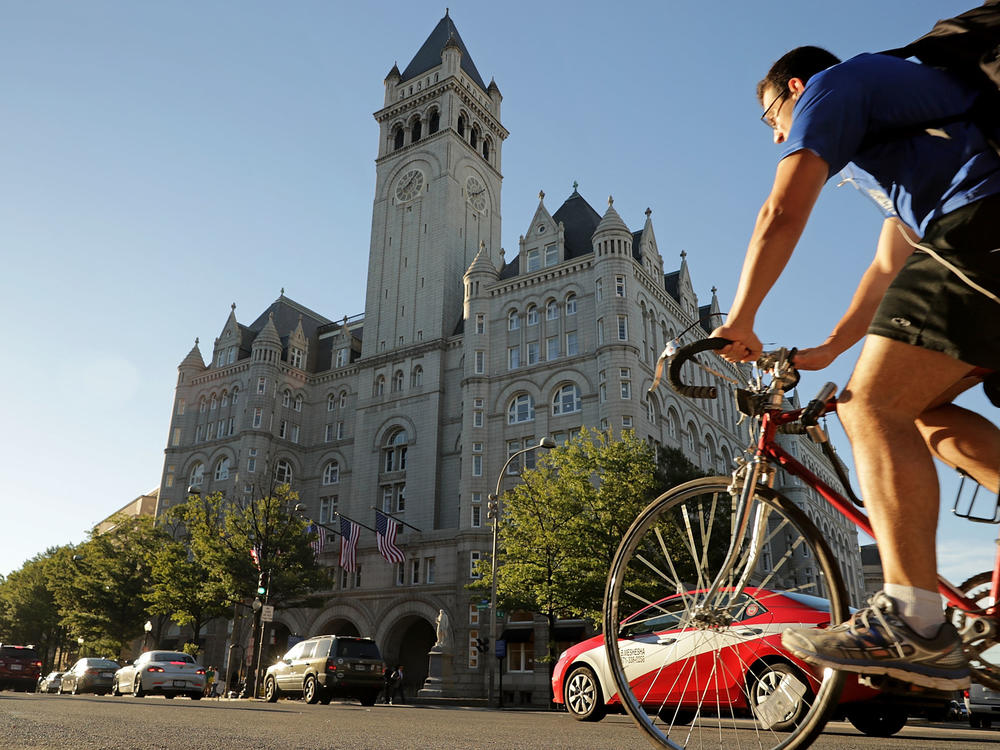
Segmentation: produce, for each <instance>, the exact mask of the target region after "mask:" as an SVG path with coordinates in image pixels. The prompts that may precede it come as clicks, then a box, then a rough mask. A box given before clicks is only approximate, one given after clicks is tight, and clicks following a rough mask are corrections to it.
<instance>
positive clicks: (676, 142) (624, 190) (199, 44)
mask: <svg viewBox="0 0 1000 750" xmlns="http://www.w3.org/2000/svg"><path fill="white" fill-rule="evenodd" d="M445 3H448V4H450V6H451V16H452V18H453V19H454V21H455V23H456V25H457V26H458V28H459V30H460V32H461V34H462V37H463V39H464V41H465V43H466V45H467V46H468V48H469V50H470V52H471V54H472V57H473V59H474V60H475V62H476V64H477V66H478V68H479V71H480V73H481V74H482V75H483V77H484V79H485V80H487V81H489V79H490V77H491V76H492V77H495V79H496V81H497V84H498V85H499V87H500V90H501V92H502V93H503V95H504V101H503V112H502V119H503V122H504V124H505V125H506V127H507V128H508V129H509V130H510V138H509V139H508V140H507V142H506V144H505V146H504V151H503V160H504V161H503V173H504V176H505V181H504V188H503V204H502V210H503V219H504V225H503V244H504V246H505V247H506V248H508V249H516V247H517V242H518V236H519V235H520V234H521V233H522V232H524V231H525V230H526V228H527V224H528V222H529V221H530V220H531V217H532V214H533V212H534V209H535V207H536V205H537V200H538V198H537V196H538V191H539V189H544V190H545V192H546V196H547V197H546V204H547V205H548V207H549V209H550V210H552V211H554V210H555V209H556V208H558V207H559V205H560V204H561V202H562V201H563V199H565V198H566V197H567V196H568V195H569V194H570V192H571V191H572V183H573V181H574V180H576V181H578V182H579V183H580V191H581V193H582V194H583V195H584V196H585V197H586V198H587V199H588V200H589V201H590V202H591V204H592V205H593V206H594V207H595V208H596V209H598V211H601V212H603V210H604V206H606V200H607V197H608V195H609V194H613V195H614V197H615V208H616V209H617V210H618V211H619V213H620V214H621V215H622V217H623V218H624V219H625V221H626V222H627V223H628V224H629V225H630V226H631V227H633V228H636V227H639V226H641V222H642V221H643V219H644V216H643V212H644V211H645V209H646V208H647V207H649V208H651V209H652V211H653V221H654V225H655V228H656V233H657V238H658V240H659V244H660V248H661V251H662V252H663V255H664V257H665V260H666V263H667V265H668V266H669V267H676V264H677V263H678V262H679V259H678V257H677V256H678V254H679V253H680V252H681V250H686V251H687V253H688V263H689V266H690V269H691V274H692V277H693V279H694V283H695V286H696V289H697V291H698V293H699V296H700V299H701V301H702V302H703V303H704V302H705V301H707V300H708V299H709V298H710V294H711V293H710V289H711V287H712V286H716V287H718V289H719V299H720V303H721V305H722V306H723V309H726V307H727V306H728V304H729V302H730V301H731V299H732V294H733V290H734V287H735V283H736V279H737V275H738V272H739V268H740V264H741V262H742V257H743V253H744V250H745V243H746V241H747V238H748V236H749V233H750V229H751V226H752V223H753V219H754V216H755V214H756V212H757V209H758V208H759V206H760V203H761V201H762V200H763V198H764V196H765V194H766V191H767V189H768V187H769V186H770V180H771V177H772V175H773V173H774V166H775V160H776V149H775V147H774V146H773V145H772V144H771V143H770V136H769V134H768V133H767V131H766V130H765V128H764V126H762V125H761V123H760V122H758V119H757V118H758V116H759V115H760V110H759V108H758V106H757V103H756V101H755V99H754V86H755V84H756V82H757V80H758V79H759V78H760V77H761V76H762V75H763V73H764V72H765V71H766V69H767V68H768V66H769V65H770V63H771V62H772V61H773V60H774V59H776V58H777V57H778V56H780V55H781V54H782V53H783V52H784V51H786V50H787V49H788V48H790V47H793V46H796V45H798V44H806V43H809V44H819V45H822V46H825V47H827V48H829V49H830V50H832V51H833V52H835V53H837V54H839V55H840V56H842V57H847V56H850V55H853V54H855V53H857V52H861V51H866V50H878V49H884V48H886V47H892V46H896V45H898V44H901V43H903V42H906V41H909V40H910V39H912V38H914V37H916V36H918V35H919V34H920V33H922V32H923V31H924V30H926V29H927V28H929V27H930V26H931V24H932V23H933V22H934V21H935V20H936V19H937V18H939V17H942V16H949V15H954V14H955V13H957V12H959V11H961V10H964V9H966V8H967V7H970V6H971V5H973V4H975V3H974V0H940V1H938V2H930V1H929V0H881V1H880V2H875V3H873V2H870V1H866V2H859V1H858V0H841V2H837V3H789V2H782V3H773V2H766V3H765V2H756V3H746V2H722V3H715V4H705V3H703V2H678V1H674V0H669V1H668V0H659V1H656V2H654V1H648V2H629V1H628V0H625V1H624V2H619V3H613V4H610V5H609V4H607V3H596V2H578V3H574V4H572V5H571V4H569V3H555V2H551V3H546V2H537V0H536V1H535V2H523V0H510V1H508V2H506V3H501V4H497V3H484V2H468V1H461V0H444V2H443V3H441V4H438V3H428V2H424V1H423V0H407V2H398V1H397V0H389V1H387V2H381V3H378V4H376V5H372V4H369V3H359V2H334V1H333V0H330V1H329V2H315V1H312V2H310V1H307V0H297V1H296V2H290V3H273V2H260V1H255V0H248V1H241V2H237V1H236V0H230V1H223V0H198V1H197V2H195V1H193V0H191V1H187V2H170V3H136V2H125V1H124V0H122V1H119V2H113V1H110V0H90V1H88V2H71V1H70V0H66V1H65V2H51V1H48V0H35V1H34V2H30V3H29V2H15V1H13V0H0V9H2V18H3V23H2V24H0V92H2V95H0V137H2V145H0V257H2V259H3V269H4V272H3V274H2V278H0V293H2V299H3V309H4V311H5V315H4V322H5V323H6V330H7V339H6V340H7V344H6V347H5V350H6V356H5V357H4V358H3V365H2V367H0V378H2V379H3V380H2V383H0V385H2V388H0V393H2V394H3V395H2V397H0V425H2V426H0V460H2V463H0V498H2V501H0V508H2V511H0V512H2V524H0V528H2V532H0V535H2V540H3V541H2V543H0V574H6V573H8V572H10V571H11V570H13V569H16V568H18V567H20V566H21V564H22V563H23V561H24V560H26V559H28V558H30V557H31V556H33V555H35V554H37V553H39V552H42V551H44V550H45V549H46V548H47V547H49V546H53V545H58V544H65V543H68V542H79V541H82V540H83V539H84V537H85V534H86V530H87V529H88V528H90V527H91V526H93V525H94V524H95V523H96V522H97V521H99V520H100V519H102V518H103V517H105V516H106V515H108V514H109V513H111V512H112V511H114V510H116V509H117V508H119V507H121V506H123V505H124V504H125V503H127V502H129V501H130V500H131V499H133V498H134V497H136V496H137V495H139V494H141V493H143V492H146V491H148V490H150V489H152V488H154V487H156V486H157V484H158V482H159V478H160V474H161V470H162V465H163V448H164V445H165V444H166V439H167V428H168V423H169V416H170V408H171V404H172V398H173V388H174V384H175V380H176V375H177V371H176V367H177V364H178V363H179V362H180V361H181V359H183V357H184V356H185V355H186V354H187V352H188V351H189V350H190V348H191V346H192V344H193V343H194V339H195V337H196V336H197V337H200V338H201V340H202V342H203V346H202V351H203V352H210V350H211V342H212V340H213V338H214V337H215V336H217V335H218V334H219V332H220V331H221V330H222V327H223V324H224V322H225V320H226V316H227V315H228V314H229V306H230V303H232V302H236V303H237V309H236V313H237V317H238V318H239V319H240V321H242V322H244V323H249V322H251V321H252V320H253V319H254V318H255V317H256V316H257V315H258V314H259V313H260V312H261V311H262V310H263V309H264V308H265V307H266V306H267V305H268V304H269V303H270V302H272V301H273V300H274V299H275V298H276V297H277V296H278V293H279V290H280V289H281V288H282V287H284V288H285V290H286V293H287V294H288V296H290V297H291V298H293V299H295V300H296V301H298V302H300V303H302V304H304V305H306V306H308V307H310V308H312V309H314V310H316V311H317V312H320V313H322V314H323V315H325V316H327V317H329V318H334V319H335V318H339V317H341V316H343V315H354V314H357V313H361V312H363V310H364V291H363V290H364V286H365V274H366V269H367V255H368V245H369V235H370V226H371V214H370V212H371V204H372V198H373V194H374V178H375V168H374V158H375V153H376V145H377V135H378V129H377V126H376V123H375V121H374V119H373V118H372V113H373V112H375V111H376V110H378V109H379V108H381V106H382V102H383V86H382V81H383V79H384V78H385V75H386V73H388V71H389V69H390V68H391V67H392V65H393V63H394V62H398V63H399V66H400V68H401V69H402V68H403V67H405V65H406V64H407V63H408V62H409V60H410V58H411V57H412V56H413V55H414V54H415V53H416V51H417V49H418V48H419V47H420V45H421V44H422V43H423V41H424V39H425V38H426V37H427V35H428V34H429V33H430V31H431V30H432V29H433V28H434V26H435V24H436V23H437V22H438V20H439V19H440V18H441V17H442V16H443V15H444V9H445ZM879 223H880V219H879V216H878V214H877V213H876V211H875V209H874V208H873V207H871V206H870V205H869V204H868V203H867V201H866V200H865V199H863V198H862V197H861V196H860V195H858V194H856V193H855V192H854V191H853V190H852V188H850V187H846V186H845V187H841V188H836V187H835V185H834V183H833V182H831V184H830V185H829V186H828V187H827V189H826V191H825V194H824V195H823V196H822V198H821V199H820V204H819V206H818V208H817V210H816V214H815V216H814V219H813V221H812V223H811V225H810V227H809V229H808V230H807V232H806V234H805V236H804V237H803V239H802V242H801V245H800V248H799V250H798V252H797V253H796V256H795V257H794V259H793V261H792V264H791V265H790V267H789V269H788V271H787V273H786V277H785V279H784V280H783V281H782V282H781V283H780V285H779V287H778V288H777V290H776V291H777V293H776V295H775V296H774V297H773V298H772V300H771V301H769V302H768V303H767V305H766V307H765V308H764V310H763V311H762V314H761V315H760V317H759V325H758V332H759V333H760V335H761V337H762V338H763V339H764V341H768V342H777V343H782V344H787V345H789V346H793V345H797V346H809V345H814V344H816V343H819V342H820V341H821V340H822V339H823V338H824V337H825V336H826V334H827V333H828V331H829V330H830V328H831V326H832V325H833V323H834V322H835V321H836V320H837V319H838V318H839V316H840V314H841V312H842V311H843V309H844V307H845V306H846V304H847V300H848V298H849V296H850V293H851V292H852V291H853V288H854V284H855V283H856V281H857V279H858V277H859V276H860V273H861V271H862V270H863V268H864V267H865V265H866V264H867V262H868V260H869V258H870V255H871V253H872V250H873V248H874V240H875V236H876V234H877V231H878V227H879ZM855 354H856V352H850V353H848V354H847V355H845V356H844V357H843V358H842V360H843V361H841V362H838V363H836V364H835V365H834V366H833V367H831V368H830V370H829V374H828V375H825V374H811V375H808V376H807V377H806V379H805V381H804V391H805V392H807V393H806V395H811V392H812V391H814V390H815V389H817V388H818V387H819V386H820V385H821V384H822V382H823V381H824V380H825V379H832V380H835V381H836V382H838V383H839V384H841V385H843V384H844V382H846V376H847V373H848V372H849V369H850V364H851V362H852V361H853V357H854V355H855ZM969 403H970V404H972V405H974V406H978V407H979V408H980V409H981V410H982V411H984V412H986V413H988V414H989V415H990V416H991V418H995V417H996V414H997V412H996V411H995V410H993V409H992V407H989V405H988V403H987V402H986V400H985V399H984V398H982V397H981V396H979V395H978V394H977V395H976V396H974V397H971V398H970V399H969ZM840 446H841V452H842V453H845V454H846V453H847V446H846V444H845V443H843V442H842V441H841V443H840ZM946 499H947V502H948V507H950V501H951V497H950V490H949V492H948V493H946ZM945 513H947V511H945ZM995 532H996V529H995V527H984V526H980V525H975V524H970V523H967V522H962V523H955V522H950V523H947V524H945V525H944V527H943V531H942V534H943V538H944V545H943V549H942V558H943V563H944V564H945V566H946V568H947V569H948V570H949V572H951V573H953V574H954V575H955V576H956V577H958V578H959V580H962V579H964V577H965V576H966V575H968V574H972V573H974V572H978V571H979V570H983V569H985V568H986V567H988V565H989V564H990V559H989V554H990V551H991V549H992V539H993V537H994V536H995Z"/></svg>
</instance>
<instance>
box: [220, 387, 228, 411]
mask: <svg viewBox="0 0 1000 750" xmlns="http://www.w3.org/2000/svg"><path fill="white" fill-rule="evenodd" d="M219 406H221V407H222V408H225V407H227V406H229V391H223V392H222V396H220V397H219Z"/></svg>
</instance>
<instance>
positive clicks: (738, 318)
mask: <svg viewBox="0 0 1000 750" xmlns="http://www.w3.org/2000/svg"><path fill="white" fill-rule="evenodd" d="M828 176H829V167H828V165H827V163H826V161H825V160H824V159H822V158H821V157H819V156H817V155H816V154H814V153H813V152H812V151H807V150H802V151H797V152H796V153H794V154H791V155H790V156H786V157H785V158H784V159H782V160H781V161H780V162H778V170H777V172H776V174H775V176H774V185H773V187H772V188H771V194H770V195H769V196H768V198H767V200H766V201H765V202H764V205H763V206H762V207H761V209H760V213H759V214H758V215H757V223H756V225H755V226H754V230H753V235H752V237H751V238H750V245H749V247H748V248H747V254H746V259H745V260H744V262H743V271H742V273H741V274H740V281H739V285H738V286H737V289H736V297H735V299H734V300H733V304H732V307H730V309H729V315H728V316H727V317H726V323H725V325H723V326H721V327H720V328H716V329H715V331H713V332H712V336H721V337H724V338H727V339H732V341H733V343H732V344H731V345H730V346H727V347H726V348H725V349H722V350H721V351H720V354H722V355H723V356H724V357H726V358H727V359H730V360H732V361H741V360H742V361H746V360H752V359H756V358H757V356H758V355H759V354H760V351H761V344H760V340H759V339H758V338H757V336H756V335H755V334H754V332H753V325H754V318H755V317H756V315H757V310H758V308H759V307H760V305H761V303H762V302H763V301H764V297H765V296H766V295H767V293H768V292H769V291H770V290H771V287H772V286H774V283H775V282H776V281H777V280H778V277H779V276H780V275H781V272H782V271H783V270H784V268H785V265H786V264H787V263H788V259H789V258H790V257H791V255H792V251H793V250H794V249H795V245H796V243H797V242H798V241H799V237H801V236H802V230H803V229H805V226H806V223H807V222H808V221H809V215H810V213H812V208H813V206H814V205H815V204H816V199H817V198H818V197H819V193H820V190H822V189H823V185H824V184H825V183H826V180H827V177H828Z"/></svg>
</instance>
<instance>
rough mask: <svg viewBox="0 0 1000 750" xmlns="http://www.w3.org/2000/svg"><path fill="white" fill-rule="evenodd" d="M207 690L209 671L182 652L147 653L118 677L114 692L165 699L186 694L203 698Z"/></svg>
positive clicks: (141, 655)
mask: <svg viewBox="0 0 1000 750" xmlns="http://www.w3.org/2000/svg"><path fill="white" fill-rule="evenodd" d="M204 691H205V668H204V667H203V666H201V665H200V664H198V662H196V661H195V660H194V657H193V656H191V655H190V654H185V653H183V652H181V651H146V652H145V653H142V654H140V655H139V658H137V659H136V660H135V662H133V663H132V664H127V665H125V666H124V667H122V668H121V669H119V670H118V671H117V672H115V674H114V679H113V683H112V688H111V692H112V693H113V694H114V695H121V694H122V693H131V694H132V695H134V696H135V697H136V698H142V697H144V696H146V695H150V694H153V693H155V694H157V695H162V696H163V697H164V698H173V697H175V696H178V695H186V696H188V697H189V698H191V700H195V701H196V700H199V699H201V696H202V693H203V692H204Z"/></svg>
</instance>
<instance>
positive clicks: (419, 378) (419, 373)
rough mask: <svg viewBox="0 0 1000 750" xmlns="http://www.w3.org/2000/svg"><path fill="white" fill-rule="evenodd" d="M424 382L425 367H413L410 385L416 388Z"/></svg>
mask: <svg viewBox="0 0 1000 750" xmlns="http://www.w3.org/2000/svg"><path fill="white" fill-rule="evenodd" d="M423 384H424V368H423V367H421V366H420V365H417V366H416V367H414V368H413V372H411V373H410V387H411V388H416V387H417V386H421V385H423Z"/></svg>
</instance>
